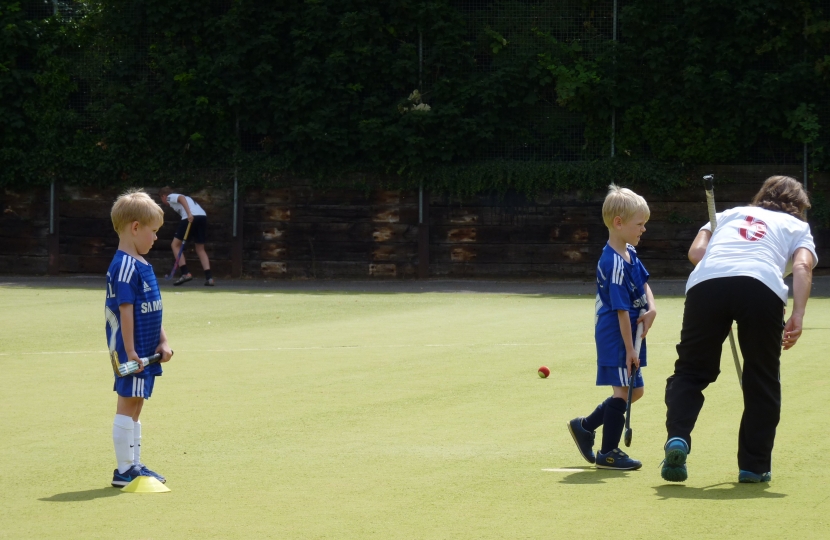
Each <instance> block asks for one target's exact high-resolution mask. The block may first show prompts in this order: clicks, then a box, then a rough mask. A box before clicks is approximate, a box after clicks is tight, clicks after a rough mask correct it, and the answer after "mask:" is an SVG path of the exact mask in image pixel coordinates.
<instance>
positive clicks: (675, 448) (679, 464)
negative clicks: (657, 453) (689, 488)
mask: <svg viewBox="0 0 830 540" xmlns="http://www.w3.org/2000/svg"><path fill="white" fill-rule="evenodd" d="M663 449H664V450H665V451H666V458H665V459H664V460H663V468H662V469H660V476H662V477H663V480H667V481H669V482H685V481H686V479H687V478H688V477H689V473H688V472H687V471H686V456H687V455H688V454H689V445H688V444H687V443H686V441H684V440H683V439H681V438H680V437H674V438H672V439H669V440H668V442H667V443H666V446H664V447H663Z"/></svg>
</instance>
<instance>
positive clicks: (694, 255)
mask: <svg viewBox="0 0 830 540" xmlns="http://www.w3.org/2000/svg"><path fill="white" fill-rule="evenodd" d="M711 238H712V232H711V231H707V230H705V229H704V230H701V231H699V232H698V233H697V236H695V240H694V242H692V247H690V248H689V260H690V261H691V262H692V264H693V265H695V266H697V263H699V262H700V261H701V260H702V259H703V256H704V255H706V248H707V247H708V246H709V240H710V239H711Z"/></svg>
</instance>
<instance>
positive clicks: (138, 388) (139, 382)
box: [133, 377, 144, 397]
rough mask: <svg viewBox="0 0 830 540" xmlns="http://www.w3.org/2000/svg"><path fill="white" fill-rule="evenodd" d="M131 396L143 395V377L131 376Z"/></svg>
mask: <svg viewBox="0 0 830 540" xmlns="http://www.w3.org/2000/svg"><path fill="white" fill-rule="evenodd" d="M133 397H144V379H139V378H138V377H133Z"/></svg>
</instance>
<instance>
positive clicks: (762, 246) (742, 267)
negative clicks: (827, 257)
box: [686, 206, 818, 302]
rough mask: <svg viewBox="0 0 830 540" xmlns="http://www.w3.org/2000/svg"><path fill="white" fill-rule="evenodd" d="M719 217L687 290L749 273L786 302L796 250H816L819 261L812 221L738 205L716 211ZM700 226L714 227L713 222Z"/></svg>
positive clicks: (706, 228) (815, 258)
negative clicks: (786, 279)
mask: <svg viewBox="0 0 830 540" xmlns="http://www.w3.org/2000/svg"><path fill="white" fill-rule="evenodd" d="M717 221H718V227H717V229H715V234H713V235H712V238H711V239H710V240H709V245H708V246H707V248H706V254H705V255H704V256H703V260H701V261H700V263H699V264H698V265H697V267H695V269H694V270H693V271H692V273H691V275H690V276H689V281H688V282H686V292H689V289H691V288H692V287H694V286H695V285H697V284H698V283H700V282H701V281H706V280H707V279H715V278H721V277H733V276H748V277H753V278H755V279H757V280H758V281H760V282H761V283H763V284H764V285H766V286H767V287H769V288H770V290H772V291H773V292H774V293H775V294H777V295H778V296H779V297H780V298H781V299H782V300H783V301H784V302H786V301H787V290H788V289H787V286H786V285H785V284H784V275H785V272H786V271H787V266H788V265H787V263H788V261H789V260H790V259H791V258H792V256H793V253H795V251H796V250H797V249H799V248H807V249H809V250H810V252H811V253H812V254H813V266H815V265H816V264H817V263H818V256H817V255H816V245H815V244H814V243H813V235H812V234H811V233H810V225H808V224H807V223H805V222H803V221H801V220H800V219H798V218H796V217H793V216H791V215H789V214H785V213H784V212H774V211H772V210H766V209H764V208H759V207H757V206H739V207H737V208H732V209H730V210H727V211H725V212H722V213H720V214H717ZM700 230H707V231H710V230H712V228H711V224H710V223H707V224H706V225H704V226H703V227H701V228H700Z"/></svg>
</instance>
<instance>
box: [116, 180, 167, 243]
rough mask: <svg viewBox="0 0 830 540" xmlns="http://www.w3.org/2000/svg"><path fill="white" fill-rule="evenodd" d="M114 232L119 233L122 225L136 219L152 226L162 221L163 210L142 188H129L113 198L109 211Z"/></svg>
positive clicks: (122, 228) (122, 227)
mask: <svg viewBox="0 0 830 540" xmlns="http://www.w3.org/2000/svg"><path fill="white" fill-rule="evenodd" d="M110 217H111V218H112V226H113V228H114V229H115V232H117V233H118V234H121V231H123V230H124V227H125V226H127V225H129V224H130V223H132V222H133V221H138V222H139V223H141V224H142V225H146V226H148V227H152V226H154V225H159V226H161V224H162V223H164V210H162V209H161V206H159V205H158V204H156V201H154V200H153V199H152V198H150V196H149V195H147V193H145V192H144V190H142V189H130V190H128V191H126V192H125V193H123V194H122V195H121V196H120V197H118V198H117V199H116V200H115V204H113V205H112V211H111V212H110Z"/></svg>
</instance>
